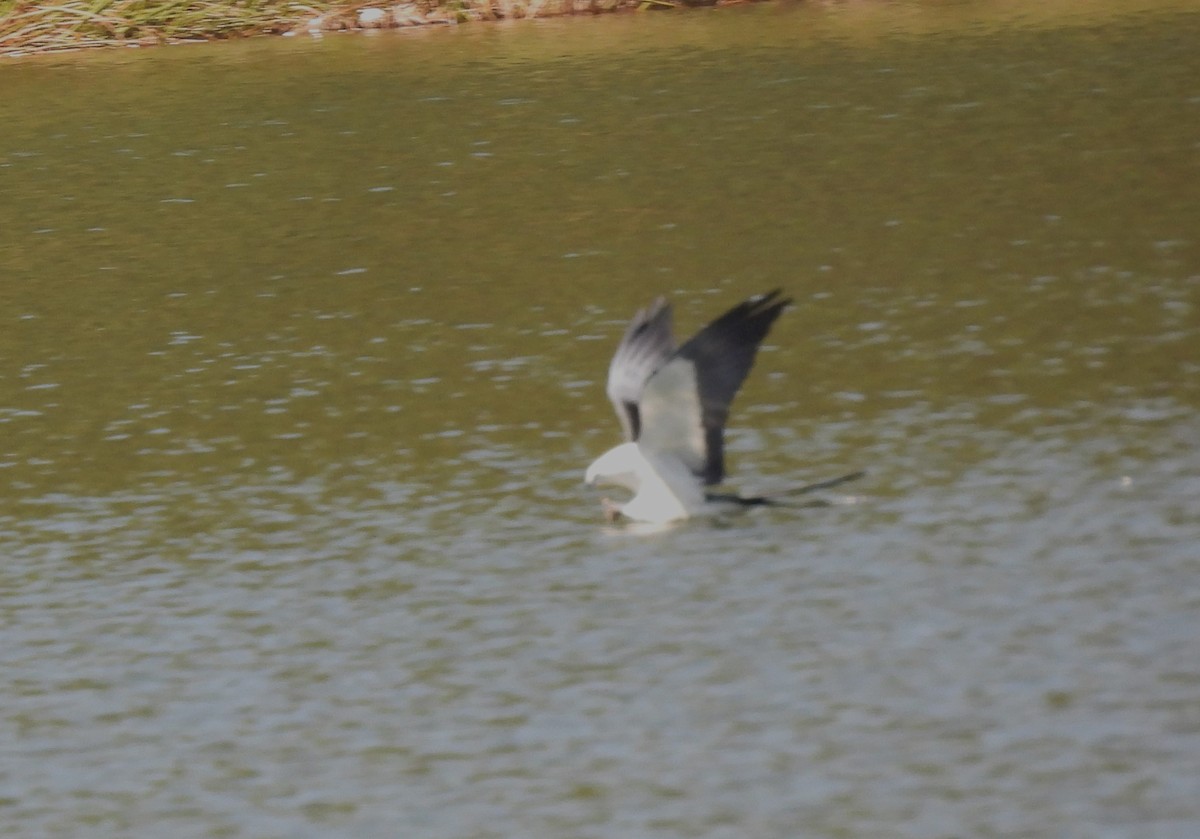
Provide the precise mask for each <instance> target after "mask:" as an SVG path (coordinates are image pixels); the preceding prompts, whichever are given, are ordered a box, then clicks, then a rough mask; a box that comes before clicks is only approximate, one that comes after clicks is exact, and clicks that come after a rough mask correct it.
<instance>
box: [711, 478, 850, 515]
mask: <svg viewBox="0 0 1200 839" xmlns="http://www.w3.org/2000/svg"><path fill="white" fill-rule="evenodd" d="M865 474H867V473H866V472H865V471H863V470H859V471H858V472H851V473H850V474H848V475H839V476H838V477H836V478H829V479H828V480H824V481H817V482H816V483H815V484H805V485H804V486H800V487H793V488H792V489H784V490H780V491H779V492H769V493H766V494H764V495H734V494H732V493H729V494H723V493H710V494H709V495H708V500H709V501H726V502H730V503H733V504H740V505H742V506H743V507H761V506H779V505H782V506H787V504H788V500H789V499H791V498H795V497H796V496H798V495H808V494H809V493H810V492H821V491H822V490H826V489H833V488H834V487H836V486H841V485H842V484H845V483H849V482H850V481H856V480H858V479H859V478H861V477H862V476H863V475H865Z"/></svg>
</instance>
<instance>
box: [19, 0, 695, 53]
mask: <svg viewBox="0 0 1200 839" xmlns="http://www.w3.org/2000/svg"><path fill="white" fill-rule="evenodd" d="M710 2H712V0H377V2H358V3H328V2H320V0H314V2H296V0H220V2H189V0H58V2H48V3H35V2H27V1H25V0H0V55H5V56H15V55H25V54H29V53H37V52H52V51H57V50H70V49H81V48H85V47H104V46H131V45H137V46H150V45H153V44H165V43H179V42H184V41H200V40H214V39H220V38H238V37H245V36H249V35H262V34H269V33H275V34H279V33H283V32H289V31H292V30H300V31H321V30H336V29H357V28H375V27H394V26H418V25H422V24H437V23H459V22H464V21H468V20H495V19H502V18H509V19H511V18H524V17H544V16H548V15H564V14H596V13H600V12H607V11H615V10H617V9H635V8H649V7H653V8H663V7H673V6H676V5H707V4H708V3H710Z"/></svg>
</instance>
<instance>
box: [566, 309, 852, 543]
mask: <svg viewBox="0 0 1200 839" xmlns="http://www.w3.org/2000/svg"><path fill="white" fill-rule="evenodd" d="M790 302H791V300H790V299H789V298H786V297H781V296H780V290H779V289H776V290H774V291H772V292H769V293H768V294H762V295H759V296H757V297H751V298H750V299H749V300H747V301H745V302H744V303H739V304H738V305H737V306H734V307H733V308H732V309H730V310H729V311H728V312H726V313H725V314H723V315H721V317H719V318H717V319H716V320H715V321H713V322H712V323H710V324H709V325H708V326H706V327H704V328H703V329H702V330H700V332H698V333H697V334H696V335H695V337H693V338H692V339H691V340H689V341H688V342H687V343H685V344H684V345H683V346H681V347H678V348H677V347H676V346H675V342H674V339H673V338H672V336H671V305H670V304H669V303H668V302H667V301H666V300H665V299H663V298H661V297H660V298H659V299H658V300H656V301H655V302H654V303H653V304H652V305H651V306H649V307H648V308H646V309H642V310H641V311H639V312H638V313H637V314H636V315H634V318H633V321H632V322H631V323H630V324H629V328H628V329H627V330H626V332H625V336H624V337H623V338H622V339H621V343H620V344H619V345H618V346H617V351H616V354H615V355H614V356H613V360H612V363H611V364H610V365H609V368H608V386H607V392H608V398H609V399H611V400H612V403H613V405H614V407H615V408H616V409H617V416H618V417H619V418H620V420H621V425H622V426H623V427H624V429H625V437H626V438H627V442H625V443H622V444H621V445H619V446H617V447H616V448H614V449H610V450H609V451H608V452H606V453H605V454H603V455H601V456H600V457H599V458H597V460H596V461H595V462H594V463H592V465H591V466H589V467H588V469H587V475H586V480H587V482H588V483H589V484H614V485H616V486H619V487H622V488H624V489H626V490H628V491H629V492H631V493H633V497H632V498H630V499H629V501H627V502H625V503H624V504H614V503H613V502H611V501H609V500H608V499H605V511H606V512H607V514H608V516H609V518H610V519H616V518H618V517H619V516H625V517H627V518H629V519H632V520H634V521H641V522H649V523H655V524H665V523H667V522H671V521H676V520H678V519H685V518H688V517H689V516H693V515H696V514H698V513H701V512H706V511H710V510H713V509H720V508H722V507H728V506H729V505H730V504H734V505H740V506H748V505H760V504H770V503H772V500H773V498H775V497H776V496H770V497H768V496H755V497H743V496H738V495H726V494H714V493H710V492H708V491H707V489H706V488H707V487H710V486H712V485H714V484H718V483H720V482H721V481H722V480H723V479H724V477H725V457H724V442H725V436H724V435H725V421H726V419H727V418H728V416H729V406H730V403H732V402H733V398H734V396H735V395H736V394H737V391H738V388H739V387H741V385H742V382H743V381H744V380H745V378H746V374H747V373H749V372H750V367H751V365H753V364H754V357H755V355H756V354H757V352H758V347H759V344H761V343H762V341H763V338H765V337H766V335H767V331H768V330H770V328H771V325H772V324H773V323H774V322H775V320H776V318H778V317H779V315H780V313H781V312H783V310H784V308H785V307H786V306H787V305H788V304H789V303H790ZM858 474H859V473H855V474H854V475H846V476H843V477H841V478H835V479H833V480H831V481H823V482H821V483H820V484H811V485H809V486H806V487H801V488H800V489H798V490H792V491H790V492H788V493H785V494H787V495H793V494H796V493H799V492H807V491H810V490H816V489H825V488H828V487H831V486H835V485H837V484H840V483H842V482H844V481H847V480H851V479H852V478H855V477H858Z"/></svg>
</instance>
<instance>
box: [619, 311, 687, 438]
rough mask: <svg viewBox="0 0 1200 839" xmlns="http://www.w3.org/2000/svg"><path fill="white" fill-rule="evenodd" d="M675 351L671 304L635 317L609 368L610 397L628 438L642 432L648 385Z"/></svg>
mask: <svg viewBox="0 0 1200 839" xmlns="http://www.w3.org/2000/svg"><path fill="white" fill-rule="evenodd" d="M674 352H675V339H674V338H672V337H671V304H670V303H668V302H667V301H666V300H665V299H663V298H661V297H660V298H658V299H657V300H655V301H654V303H653V304H651V305H650V306H648V307H647V308H645V309H642V310H641V311H639V312H638V313H637V314H636V315H634V316H633V321H632V322H630V324H629V328H628V329H626V330H625V335H624V337H622V338H621V343H620V344H618V345H617V351H616V353H615V354H614V355H613V359H612V363H611V364H609V366H608V387H607V392H608V398H609V399H610V400H612V403H613V407H614V408H616V409H617V417H618V418H619V419H620V420H621V427H622V428H624V429H625V436H626V437H627V438H628V439H630V440H636V439H638V437H639V436H641V433H642V416H641V407H640V406H641V401H642V392H643V390H644V389H645V387H646V382H647V381H649V380H650V377H651V376H653V375H654V373H655V371H657V370H658V369H659V368H660V367H662V366H663V364H665V363H666V361H667V359H669V358H670V357H671V354H672V353H674Z"/></svg>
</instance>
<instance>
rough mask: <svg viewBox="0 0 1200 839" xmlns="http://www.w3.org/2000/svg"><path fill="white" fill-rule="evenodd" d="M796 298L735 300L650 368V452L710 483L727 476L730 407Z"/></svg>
mask: <svg viewBox="0 0 1200 839" xmlns="http://www.w3.org/2000/svg"><path fill="white" fill-rule="evenodd" d="M790 302H791V300H790V299H788V298H781V297H780V291H779V289H775V290H774V291H772V292H770V293H769V294H764V295H760V296H758V297H752V298H750V299H749V300H747V301H745V302H744V303H740V304H738V305H737V306H734V307H733V308H732V309H730V310H729V311H728V312H726V313H725V314H723V315H721V317H719V318H717V319H716V320H715V321H713V322H712V323H710V324H709V325H708V326H706V327H704V329H702V330H700V332H698V333H697V334H696V336H695V337H694V338H692V339H691V340H690V341H688V342H687V343H686V344H684V345H683V346H682V347H680V348H679V349H678V350H677V351H675V353H674V354H673V355H672V356H671V357H670V359H669V360H668V361H667V362H666V363H665V364H662V365H661V366H660V367H659V368H658V369H657V371H655V372H654V373H652V374H651V377H650V379H649V381H647V382H646V383H645V385H644V387H643V389H642V397H641V401H640V403H639V408H640V417H639V419H640V423H641V444H642V446H643V448H645V449H646V450H647V452H648V453H650V454H653V455H656V456H659V457H663V456H669V457H675V458H678V459H679V460H682V461H683V462H684V463H685V464H686V465H687V466H688V468H689V469H691V471H692V473H693V474H695V475H696V476H697V477H698V478H700V479H702V480H703V481H704V483H706V484H716V483H720V482H721V480H723V479H724V477H725V422H726V420H727V419H728V418H729V406H730V404H731V403H732V402H733V398H734V396H736V395H737V392H738V388H740V387H741V386H742V382H743V381H745V379H746V374H748V373H749V372H750V368H751V366H753V364H754V358H755V356H756V355H757V353H758V347H759V345H760V344H761V343H762V341H763V339H764V338H765V337H766V336H767V332H768V331H769V330H770V329H771V325H772V324H773V323H775V320H776V318H778V317H779V315H780V313H782V312H783V309H784V307H785V306H787V305H788V304H789V303H790Z"/></svg>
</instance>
